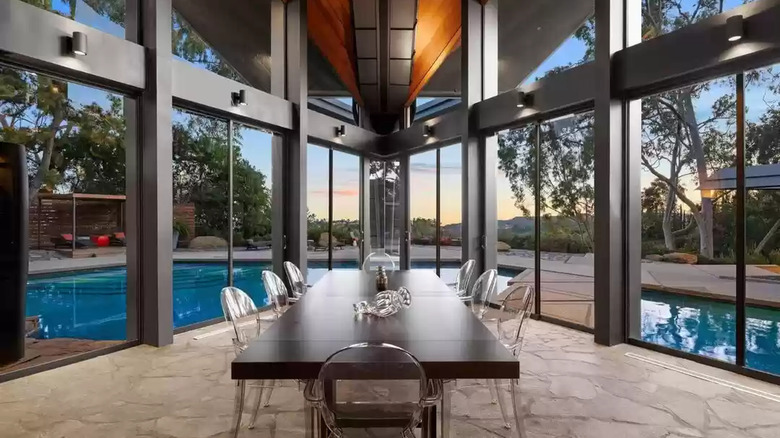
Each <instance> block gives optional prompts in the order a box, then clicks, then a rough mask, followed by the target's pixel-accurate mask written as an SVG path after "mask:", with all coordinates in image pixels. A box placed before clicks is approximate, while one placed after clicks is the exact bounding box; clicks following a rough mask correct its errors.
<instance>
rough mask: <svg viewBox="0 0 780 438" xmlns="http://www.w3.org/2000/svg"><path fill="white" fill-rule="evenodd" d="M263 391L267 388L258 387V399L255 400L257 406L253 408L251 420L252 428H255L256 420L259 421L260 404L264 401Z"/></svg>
mask: <svg viewBox="0 0 780 438" xmlns="http://www.w3.org/2000/svg"><path fill="white" fill-rule="evenodd" d="M261 385H262V382H261ZM263 391H265V388H263V387H262V386H261V387H260V388H257V400H255V408H254V409H253V410H252V419H251V420H249V428H250V429H254V428H255V422H256V421H257V414H259V413H260V404H261V403H262V398H263Z"/></svg>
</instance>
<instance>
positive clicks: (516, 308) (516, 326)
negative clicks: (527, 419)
mask: <svg viewBox="0 0 780 438" xmlns="http://www.w3.org/2000/svg"><path fill="white" fill-rule="evenodd" d="M533 308H534V291H533V287H531V286H525V287H518V288H516V289H514V290H512V291H510V292H509V293H508V294H507V295H506V297H505V298H504V300H503V301H502V303H501V309H500V310H499V313H498V318H497V323H496V326H497V333H498V340H499V341H501V344H503V345H504V347H506V348H507V349H508V350H509V351H510V352H512V355H513V356H515V357H519V356H520V350H521V349H522V347H523V338H524V336H525V330H526V328H527V327H528V319H529V317H530V316H531V313H533ZM499 384H500V382H499V381H495V385H496V386H499ZM519 384H520V379H510V381H509V394H510V397H511V399H512V413H513V415H509V413H508V412H507V407H508V406H507V404H506V402H505V401H504V400H503V397H502V396H501V392H499V395H498V404H499V407H500V408H501V416H502V417H503V418H504V427H506V428H507V429H511V428H512V425H511V423H510V417H514V422H515V427H516V428H517V433H518V436H520V437H522V436H524V429H523V421H522V418H521V417H520V416H519V414H518V409H519V408H520V400H519V395H518V387H519Z"/></svg>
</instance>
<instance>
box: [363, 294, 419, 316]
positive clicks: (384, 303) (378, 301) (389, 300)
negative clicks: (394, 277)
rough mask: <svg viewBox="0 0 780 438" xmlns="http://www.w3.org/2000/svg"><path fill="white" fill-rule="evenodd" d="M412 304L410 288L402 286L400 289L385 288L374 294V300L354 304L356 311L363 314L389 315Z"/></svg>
mask: <svg viewBox="0 0 780 438" xmlns="http://www.w3.org/2000/svg"><path fill="white" fill-rule="evenodd" d="M411 305H412V294H411V293H409V289H407V288H405V287H400V288H398V290H385V291H382V292H379V293H377V294H376V296H374V299H373V300H368V301H361V302H359V303H355V304H353V305H352V306H353V307H354V309H355V313H358V314H361V315H376V316H379V317H382V318H384V317H387V316H390V315H394V314H396V313H398V311H399V310H401V309H406V308H408V307H409V306H411Z"/></svg>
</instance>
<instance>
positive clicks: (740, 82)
mask: <svg viewBox="0 0 780 438" xmlns="http://www.w3.org/2000/svg"><path fill="white" fill-rule="evenodd" d="M736 87H737V138H736V142H737V144H736V146H737V162H736V167H737V194H736V198H737V211H736V215H737V217H736V227H737V229H736V236H735V240H736V242H735V246H736V248H737V251H736V252H737V254H736V255H737V260H736V262H737V285H736V286H737V287H736V292H737V293H736V307H737V309H736V314H737V328H736V337H737V342H736V348H737V365H738V366H745V296H746V287H747V286H746V284H745V279H746V266H745V251H746V249H745V194H746V193H745V75H744V73H739V74H738V75H737V84H736Z"/></svg>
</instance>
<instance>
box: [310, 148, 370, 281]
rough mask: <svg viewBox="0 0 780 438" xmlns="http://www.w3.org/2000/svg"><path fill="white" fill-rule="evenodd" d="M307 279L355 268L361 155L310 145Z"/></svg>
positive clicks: (357, 264)
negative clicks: (329, 271) (332, 271)
mask: <svg viewBox="0 0 780 438" xmlns="http://www.w3.org/2000/svg"><path fill="white" fill-rule="evenodd" d="M307 162H308V164H307V166H308V170H307V189H306V193H307V197H308V198H307V206H308V210H309V212H308V226H307V229H308V236H307V237H308V250H309V251H308V270H309V273H308V277H307V278H308V281H309V283H310V284H313V283H315V282H317V281H318V280H319V279H320V278H322V276H323V275H325V273H326V272H327V271H328V270H329V269H358V268H359V267H360V262H361V258H360V256H361V254H360V245H359V244H360V242H361V239H362V238H361V234H360V233H361V229H360V157H358V156H357V155H352V154H348V153H345V152H340V151H335V150H331V149H329V148H326V147H322V146H315V145H309V146H308V157H307Z"/></svg>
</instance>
